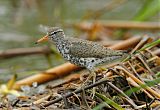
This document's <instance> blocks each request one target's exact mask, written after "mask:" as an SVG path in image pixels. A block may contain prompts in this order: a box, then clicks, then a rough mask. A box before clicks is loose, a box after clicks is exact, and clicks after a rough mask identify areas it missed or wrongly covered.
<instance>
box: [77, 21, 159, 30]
mask: <svg viewBox="0 0 160 110" xmlns="http://www.w3.org/2000/svg"><path fill="white" fill-rule="evenodd" d="M96 23H97V24H99V25H100V26H103V27H105V28H124V29H149V30H151V29H152V30H160V25H158V24H159V22H137V21H96ZM92 25H95V24H94V23H91V22H83V23H77V24H76V25H74V26H75V27H77V28H79V29H82V30H90V29H91V27H92Z"/></svg>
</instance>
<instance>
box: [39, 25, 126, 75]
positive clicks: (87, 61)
mask: <svg viewBox="0 0 160 110" xmlns="http://www.w3.org/2000/svg"><path fill="white" fill-rule="evenodd" d="M48 40H50V41H51V42H53V43H54V44H55V45H56V48H57V50H58V51H59V53H60V54H61V55H62V57H63V58H64V59H65V60H67V61H69V62H71V63H72V64H75V65H77V66H80V67H85V68H86V69H88V70H89V71H90V73H92V72H93V70H95V67H96V66H98V65H102V64H105V63H110V62H114V61H117V60H118V59H121V58H123V57H124V56H127V55H128V53H127V51H125V50H113V49H110V48H107V47H104V46H103V45H101V44H99V43H97V42H93V41H89V40H84V39H79V38H74V37H68V36H66V35H65V34H64V31H63V29H61V28H59V27H49V28H48V29H47V34H46V35H45V36H44V37H42V38H40V39H39V40H37V41H36V43H40V42H42V41H48ZM93 73H94V72H93ZM94 76H95V75H94Z"/></svg>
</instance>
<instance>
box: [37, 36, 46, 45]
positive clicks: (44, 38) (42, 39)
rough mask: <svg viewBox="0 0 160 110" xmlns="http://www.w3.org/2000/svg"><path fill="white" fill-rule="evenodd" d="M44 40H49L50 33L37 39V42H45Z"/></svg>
mask: <svg viewBox="0 0 160 110" xmlns="http://www.w3.org/2000/svg"><path fill="white" fill-rule="evenodd" d="M43 41H48V35H46V36H44V37H42V38H40V39H39V40H37V41H36V42H35V43H36V44H38V43H40V42H43Z"/></svg>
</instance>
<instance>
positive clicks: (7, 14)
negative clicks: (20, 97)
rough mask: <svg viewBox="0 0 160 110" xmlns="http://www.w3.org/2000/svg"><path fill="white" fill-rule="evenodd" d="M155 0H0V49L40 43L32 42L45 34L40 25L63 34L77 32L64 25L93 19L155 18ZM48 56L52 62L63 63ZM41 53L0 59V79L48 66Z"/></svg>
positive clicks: (156, 12)
mask: <svg viewBox="0 0 160 110" xmlns="http://www.w3.org/2000/svg"><path fill="white" fill-rule="evenodd" d="M158 4H160V3H159V0H98V1H97V0H0V50H6V49H11V48H21V47H37V46H44V45H46V44H48V43H44V44H39V45H35V44H34V42H35V41H36V40H37V39H38V38H40V37H42V36H43V35H45V30H43V26H60V27H62V28H63V29H64V30H65V33H66V35H72V36H73V35H80V34H81V33H77V31H75V30H73V29H68V28H66V27H65V26H66V25H67V24H69V23H75V22H80V21H94V20H95V19H96V20H97V19H98V20H136V21H158V20H159V5H158ZM63 62H64V60H63V59H62V58H60V57H57V55H52V56H51V63H52V66H56V65H58V64H61V63H63ZM49 67H50V66H49V63H48V61H47V59H46V57H45V56H44V55H31V56H24V57H16V58H11V59H0V81H1V82H3V81H6V80H8V79H9V78H10V77H11V76H12V74H13V73H17V74H18V76H19V78H21V77H25V76H26V75H31V74H35V73H37V71H40V70H45V69H47V68H49Z"/></svg>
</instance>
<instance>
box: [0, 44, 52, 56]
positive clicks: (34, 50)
mask: <svg viewBox="0 0 160 110" xmlns="http://www.w3.org/2000/svg"><path fill="white" fill-rule="evenodd" d="M49 53H51V49H49V48H48V47H47V46H45V47H31V48H16V49H8V50H5V51H0V58H11V57H15V56H24V55H31V54H49Z"/></svg>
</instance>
